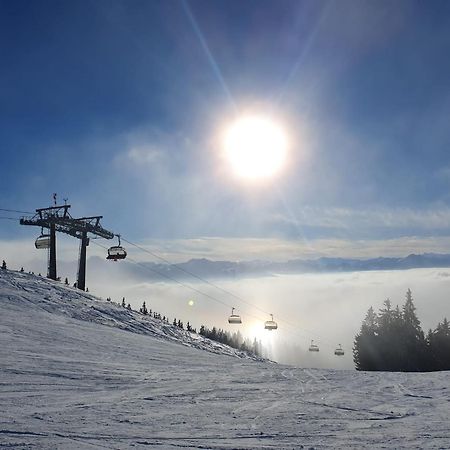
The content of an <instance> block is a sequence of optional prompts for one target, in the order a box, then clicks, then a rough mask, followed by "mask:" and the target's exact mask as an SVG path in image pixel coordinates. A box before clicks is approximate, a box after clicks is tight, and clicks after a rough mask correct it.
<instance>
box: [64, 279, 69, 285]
mask: <svg viewBox="0 0 450 450" xmlns="http://www.w3.org/2000/svg"><path fill="white" fill-rule="evenodd" d="M64 284H65V285H66V286H68V285H69V280H68V278H67V277H66V279H65V280H64Z"/></svg>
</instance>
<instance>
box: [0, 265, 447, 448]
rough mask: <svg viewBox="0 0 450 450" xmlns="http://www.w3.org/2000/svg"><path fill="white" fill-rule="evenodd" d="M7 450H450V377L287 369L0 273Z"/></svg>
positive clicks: (79, 295) (0, 385)
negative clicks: (303, 449)
mask: <svg viewBox="0 0 450 450" xmlns="http://www.w3.org/2000/svg"><path fill="white" fill-rule="evenodd" d="M0 304H1V313H0V361H1V365H0V398H1V408H0V447H1V448H20V449H28V448H52V449H53V448H61V449H92V448H99V449H101V448H108V449H122V448H152V449H153V448H158V449H159V448H161V449H176V448H192V449H198V448H206V449H226V448H230V449H231V448H232V449H253V448H264V449H272V448H281V449H291V448H292V449H294V448H295V449H297V448H385V447H388V448H408V449H411V448H436V449H437V448H450V374H449V373H448V372H438V373H429V374H405V373H364V372H362V373H361V372H356V371H333V370H318V369H306V368H296V367H288V366H282V365H278V364H274V363H270V362H267V361H262V360H252V359H251V358H249V357H248V356H247V355H245V354H243V353H242V352H237V351H235V350H233V349H230V348H229V347H226V346H223V345H221V344H218V343H214V342H211V341H209V340H207V339H204V338H202V337H199V336H197V335H194V334H191V333H188V332H187V331H182V330H179V329H177V328H175V327H172V326H169V325H163V324H162V323H161V322H160V321H157V320H153V319H149V318H148V317H143V316H141V315H139V314H137V313H130V312H129V311H127V310H125V309H124V308H121V307H120V306H118V305H114V304H111V303H109V302H105V301H102V300H100V299H96V298H94V297H92V296H90V295H89V294H85V293H83V292H79V291H76V290H75V289H72V288H67V287H65V286H62V285H61V284H60V283H56V282H53V281H49V280H46V279H43V278H39V277H35V276H31V275H28V274H20V273H17V272H10V271H7V272H4V271H1V270H0Z"/></svg>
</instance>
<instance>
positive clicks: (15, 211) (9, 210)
mask: <svg viewBox="0 0 450 450" xmlns="http://www.w3.org/2000/svg"><path fill="white" fill-rule="evenodd" d="M0 211H5V212H14V213H19V214H34V213H32V212H31V211H18V210H17V209H5V208H0Z"/></svg>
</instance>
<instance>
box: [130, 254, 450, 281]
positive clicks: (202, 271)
mask: <svg viewBox="0 0 450 450" xmlns="http://www.w3.org/2000/svg"><path fill="white" fill-rule="evenodd" d="M434 267H436V268H438V267H442V268H443V267H449V268H450V254H437V253H424V254H421V255H415V254H411V255H408V256H406V257H401V258H384V257H379V258H372V259H356V258H318V259H306V260H303V259H293V260H289V261H286V262H273V261H263V260H254V261H242V262H232V261H211V260H209V259H204V258H202V259H191V260H189V261H187V262H183V263H178V264H172V265H170V264H163V263H154V262H143V263H141V264H140V266H138V265H127V270H129V271H130V272H131V273H132V274H133V275H134V276H138V277H139V278H145V279H151V280H158V281H162V280H167V279H170V278H176V279H177V280H179V279H185V278H189V279H192V275H191V274H194V275H196V276H197V277H199V278H207V279H212V278H246V277H261V276H274V275H277V274H296V273H323V272H357V271H369V270H405V269H418V268H434Z"/></svg>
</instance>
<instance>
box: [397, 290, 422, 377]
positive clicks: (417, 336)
mask: <svg viewBox="0 0 450 450" xmlns="http://www.w3.org/2000/svg"><path fill="white" fill-rule="evenodd" d="M402 318H403V328H402V331H401V338H402V341H403V346H404V354H403V359H404V361H403V370H406V371H420V370H423V368H424V366H426V365H427V362H426V359H427V358H426V342H425V336H424V333H423V331H422V328H421V327H420V320H419V318H418V317H417V315H416V307H415V305H414V301H413V297H412V293H411V289H408V290H407V291H406V299H405V303H404V305H403V314H402Z"/></svg>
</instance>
